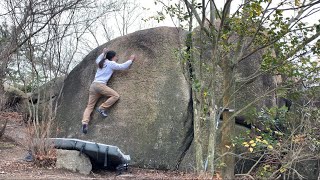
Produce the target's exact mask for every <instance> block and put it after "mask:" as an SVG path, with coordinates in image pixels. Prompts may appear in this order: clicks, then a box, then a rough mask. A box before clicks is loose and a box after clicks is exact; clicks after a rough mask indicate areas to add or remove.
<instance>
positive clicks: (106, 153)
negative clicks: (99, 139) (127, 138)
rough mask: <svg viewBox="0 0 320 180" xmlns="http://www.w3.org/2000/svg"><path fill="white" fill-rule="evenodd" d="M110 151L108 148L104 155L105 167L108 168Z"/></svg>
mask: <svg viewBox="0 0 320 180" xmlns="http://www.w3.org/2000/svg"><path fill="white" fill-rule="evenodd" d="M108 151H109V147H108V146H107V147H106V152H105V153H104V167H107V166H108V153H109V152H108Z"/></svg>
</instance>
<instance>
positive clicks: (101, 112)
mask: <svg viewBox="0 0 320 180" xmlns="http://www.w3.org/2000/svg"><path fill="white" fill-rule="evenodd" d="M97 111H98V112H99V113H100V114H101V116H102V117H107V116H108V114H107V112H106V111H105V110H103V109H101V108H98V109H97Z"/></svg>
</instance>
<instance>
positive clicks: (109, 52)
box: [98, 51, 117, 69]
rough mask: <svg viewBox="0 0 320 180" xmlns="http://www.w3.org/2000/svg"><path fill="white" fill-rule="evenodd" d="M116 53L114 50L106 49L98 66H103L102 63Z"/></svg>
mask: <svg viewBox="0 0 320 180" xmlns="http://www.w3.org/2000/svg"><path fill="white" fill-rule="evenodd" d="M116 54H117V53H116V52H114V51H108V52H107V53H106V54H105V55H104V57H103V59H102V60H101V61H100V62H99V64H98V66H99V68H100V69H102V68H103V64H104V62H105V61H106V59H108V60H111V59H112V58H113V57H115V56H116Z"/></svg>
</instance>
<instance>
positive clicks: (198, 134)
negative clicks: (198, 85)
mask: <svg viewBox="0 0 320 180" xmlns="http://www.w3.org/2000/svg"><path fill="white" fill-rule="evenodd" d="M192 94H193V108H194V109H193V114H194V116H193V123H194V145H195V151H196V154H195V156H196V171H197V173H202V172H203V170H204V167H203V151H202V148H203V146H202V144H203V140H202V128H201V114H202V113H201V111H202V110H201V106H200V104H199V103H198V102H197V98H196V93H195V92H194V91H193V92H192Z"/></svg>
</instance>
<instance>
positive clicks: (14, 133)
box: [0, 112, 212, 179]
mask: <svg viewBox="0 0 320 180" xmlns="http://www.w3.org/2000/svg"><path fill="white" fill-rule="evenodd" d="M7 119H8V123H7V127H6V130H5V133H4V135H3V136H2V137H1V138H0V179H212V178H209V177H208V176H196V175H194V174H191V173H184V172H172V171H160V170H151V169H141V168H134V167H129V169H128V171H126V172H124V173H122V174H121V175H117V174H116V172H112V171H106V170H98V171H93V172H91V173H90V175H82V174H80V173H77V172H71V171H67V170H63V169H57V168H55V167H54V166H52V167H39V166H36V165H35V164H34V163H33V162H26V161H25V160H24V158H25V157H26V155H27V148H26V147H27V144H26V143H27V133H26V132H27V129H26V126H25V123H24V122H23V121H22V116H21V115H19V114H18V113H15V112H0V129H1V127H2V126H3V124H4V122H5V121H6V120H7Z"/></svg>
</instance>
